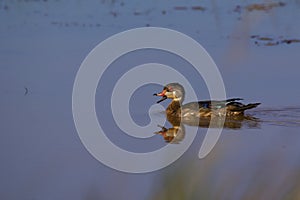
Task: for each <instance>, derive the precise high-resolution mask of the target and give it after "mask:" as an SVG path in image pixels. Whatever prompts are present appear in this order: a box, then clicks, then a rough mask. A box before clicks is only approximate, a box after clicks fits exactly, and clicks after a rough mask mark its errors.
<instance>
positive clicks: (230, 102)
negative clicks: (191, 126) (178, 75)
mask: <svg viewBox="0 0 300 200" xmlns="http://www.w3.org/2000/svg"><path fill="white" fill-rule="evenodd" d="M184 93H185V92H184V88H183V87H182V86H181V85H180V84H178V83H170V84H168V85H166V86H165V87H164V89H163V91H162V92H161V93H157V94H154V95H156V96H162V99H161V100H160V101H158V103H159V102H161V101H163V100H165V99H167V98H170V99H172V102H171V103H170V104H169V106H168V107H167V110H166V114H167V116H169V117H181V118H183V119H187V120H188V119H189V118H190V119H194V118H201V117H218V116H219V117H220V116H226V117H229V116H243V115H244V111H245V110H247V109H251V108H255V107H256V106H258V105H259V104H260V103H251V104H247V105H245V104H242V103H240V102H238V101H240V100H242V99H241V98H233V99H227V100H223V101H199V102H190V103H187V104H184V105H183V104H182V103H183V100H184Z"/></svg>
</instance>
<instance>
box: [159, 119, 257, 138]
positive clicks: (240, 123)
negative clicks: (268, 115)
mask: <svg viewBox="0 0 300 200" xmlns="http://www.w3.org/2000/svg"><path fill="white" fill-rule="evenodd" d="M166 117H167V120H168V121H169V122H170V124H171V125H172V127H171V128H166V127H164V126H160V125H159V127H160V128H161V130H160V131H157V132H155V134H159V135H161V136H162V137H163V138H164V140H165V142H167V143H172V144H178V143H180V141H182V140H183V139H184V136H185V125H188V126H198V127H201V128H225V129H241V128H260V119H259V118H256V117H253V116H251V115H246V116H231V117H226V118H225V120H224V122H223V119H222V118H221V117H214V118H211V117H201V118H194V119H191V118H190V119H189V120H184V119H181V118H180V117H173V116H171V115H168V114H166ZM181 122H182V123H181Z"/></svg>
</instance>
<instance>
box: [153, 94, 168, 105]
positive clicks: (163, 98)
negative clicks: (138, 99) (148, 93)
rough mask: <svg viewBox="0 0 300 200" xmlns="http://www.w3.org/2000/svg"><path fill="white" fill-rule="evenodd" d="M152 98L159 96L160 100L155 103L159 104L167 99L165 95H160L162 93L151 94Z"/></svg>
mask: <svg viewBox="0 0 300 200" xmlns="http://www.w3.org/2000/svg"><path fill="white" fill-rule="evenodd" d="M153 95H154V96H161V97H162V98H161V99H160V100H159V101H157V102H156V103H160V102H162V101H164V100H166V99H167V98H168V97H167V96H166V95H164V94H162V93H158V94H153Z"/></svg>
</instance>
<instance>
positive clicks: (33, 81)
mask: <svg viewBox="0 0 300 200" xmlns="http://www.w3.org/2000/svg"><path fill="white" fill-rule="evenodd" d="M257 2H258V3H262V2H260V1H257ZM284 2H286V3H287V4H286V5H285V6H283V7H276V8H273V9H271V10H269V11H252V12H246V11H245V9H243V10H242V11H241V13H239V12H235V11H234V10H235V8H236V7H237V6H241V7H242V8H244V6H246V5H248V4H250V2H244V1H229V2H226V3H223V2H220V1H205V2H202V1H194V2H190V1H172V2H171V1H152V2H150V1H149V2H140V1H130V2H122V1H118V0H115V1H105V0H102V1H101V0H94V1H89V2H86V1H81V0H78V1H73V2H71V1H70V2H68V1H59V0H55V1H54V0H53V1H51V0H48V1H42V0H40V1H38V0H36V1H31V0H27V1H25V0H19V1H5V0H0V38H1V39H0V71H1V73H0V96H1V98H0V105H1V106H0V119H1V125H0V132H1V134H0V144H1V145H0V159H1V165H0V177H1V178H0V186H1V187H0V197H1V199H117V198H122V199H124V198H125V199H153V198H155V199H164V197H165V198H167V197H170V195H171V194H170V193H171V192H170V191H174V194H177V193H176V192H175V191H177V192H178V193H179V194H180V195H183V196H182V197H183V198H186V199H195V198H197V199H199V198H201V197H202V198H203V197H206V199H245V198H250V197H252V198H251V199H297V197H299V192H298V191H299V187H300V183H299V178H298V177H299V167H300V160H299V141H300V135H299V127H300V111H299V109H300V103H299V102H300V101H299V100H300V89H299V87H298V86H299V83H300V82H299V75H300V69H299V64H298V63H299V52H300V43H296V42H295V43H291V44H284V43H280V44H278V45H274V46H266V45H264V44H265V43H264V41H258V42H260V44H261V45H257V44H255V41H256V40H255V39H251V38H250V36H251V35H260V36H262V37H270V38H273V39H274V40H276V41H280V40H282V39H300V22H299V21H298V20H297V19H299V17H300V12H299V11H300V4H299V1H284ZM176 6H183V7H184V8H183V10H182V9H176ZM193 6H203V7H204V8H205V10H204V11H200V10H195V9H192V7H193ZM145 26H158V27H165V28H170V29H174V30H177V31H181V32H183V33H184V34H187V35H189V36H190V37H192V38H193V39H195V40H196V41H198V42H199V43H200V44H201V45H202V46H203V47H204V48H205V49H206V50H207V51H208V53H209V54H210V55H211V57H212V58H213V59H214V61H215V62H216V64H217V66H218V67H219V70H220V72H221V74H222V77H223V80H224V83H225V86H226V93H227V96H228V97H242V98H244V99H245V102H261V103H262V105H261V106H260V107H258V108H257V109H255V110H252V111H250V112H249V114H251V115H253V116H254V117H256V118H258V119H259V122H258V124H257V125H256V126H255V127H249V126H247V124H242V127H241V128H240V129H224V130H223V132H222V135H221V138H220V140H219V141H218V143H217V145H216V146H215V148H214V149H213V151H212V152H211V153H210V154H209V156H208V157H206V158H205V159H202V160H199V159H198V157H197V154H198V151H199V148H200V144H201V143H202V141H203V138H204V136H205V133H206V128H200V129H199V131H198V135H197V136H196V139H195V141H194V142H193V144H192V146H191V147H190V148H189V150H188V151H187V152H186V153H185V154H184V155H183V156H182V157H181V158H180V159H179V160H177V161H176V162H175V163H173V164H172V165H171V166H169V167H167V168H164V169H162V170H159V171H157V172H152V173H147V174H126V173H122V172H118V171H116V170H113V169H110V168H108V167H106V166H104V165H103V164H101V163H100V162H98V161H97V160H96V159H94V158H93V157H92V156H91V155H90V154H89V152H88V151H87V150H86V149H85V147H84V146H83V144H82V143H81V141H80V139H79V137H78V135H77V132H76V129H75V125H74V122H73V117H72V88H73V83H74V80H75V76H76V73H77V70H78V69H79V67H80V64H81V63H82V61H83V60H84V58H85V57H86V56H87V54H88V53H89V52H90V51H91V50H92V49H93V48H94V47H95V46H96V45H97V44H98V43H99V42H101V41H103V40H105V39H106V38H107V37H109V36H111V35H113V34H116V33H119V32H121V31H125V30H128V29H131V28H136V27H145ZM148 62H158V63H163V64H167V65H169V66H172V67H174V68H176V69H178V70H181V72H182V73H183V74H186V75H187V76H188V77H189V80H190V81H191V83H192V84H193V86H194V87H195V90H196V92H197V95H198V97H199V99H208V98H209V94H208V92H207V88H206V86H205V83H204V81H203V80H202V78H201V77H199V76H194V75H193V74H194V73H193V70H192V69H191V67H190V65H189V64H188V63H187V62H185V61H184V60H182V59H180V58H176V56H174V55H171V54H168V53H165V52H160V51H154V50H153V51H150V50H149V51H141V52H134V53H132V54H129V55H127V57H123V58H120V59H119V60H117V61H116V62H115V63H113V64H112V66H111V67H110V68H109V70H108V71H107V72H106V76H105V77H104V79H103V80H102V82H100V84H99V86H98V89H97V94H96V100H97V104H96V109H97V115H98V118H99V119H101V120H102V123H103V124H105V128H106V129H107V130H108V131H111V132H112V134H111V135H110V136H109V137H110V139H111V140H113V141H114V142H115V143H116V144H118V145H119V146H121V147H123V148H125V149H128V150H131V151H136V152H145V151H148V150H153V149H156V148H160V147H162V146H164V145H165V142H164V140H163V138H162V137H161V136H159V135H155V136H154V137H153V138H151V139H149V140H139V139H133V138H130V137H127V136H124V134H122V132H121V131H120V130H119V129H118V127H116V124H115V123H114V122H113V120H112V117H111V113H109V112H110V110H109V104H108V101H107V100H108V99H107V98H106V99H104V98H103V96H102V94H103V93H109V92H110V91H111V89H112V87H113V84H114V83H115V80H117V79H118V77H120V76H121V75H122V73H123V72H125V71H126V70H128V69H130V68H131V67H132V66H136V65H138V64H142V63H148ZM120 66H122V67H123V68H122V70H123V71H122V70H120ZM167 79H168V76H167V75H166V81H167ZM101 83H103V84H102V85H101ZM160 89H161V88H160V86H158V85H155V84H153V85H148V86H145V87H144V88H142V89H139V90H137V91H136V93H135V94H134V96H133V97H132V101H131V104H130V111H131V115H132V117H133V119H134V121H135V122H136V123H137V124H140V125H146V124H147V123H148V122H149V116H148V114H147V113H148V109H149V108H150V106H151V105H153V104H154V103H155V102H156V101H157V98H155V97H153V96H152V94H153V93H155V92H158V91H157V90H160ZM167 104H168V102H164V103H162V105H164V106H166V105H167ZM161 111H162V110H161ZM145 113H146V114H145ZM155 115H156V116H157V117H158V118H164V114H163V113H162V112H160V111H157V112H156V113H155ZM167 126H170V124H167ZM190 128H193V127H187V132H186V134H188V130H189V129H190ZM155 131H159V128H157V130H149V132H151V133H152V132H153V133H154V132H155ZM174 182H181V183H184V184H175V185H173V184H174ZM259 188H260V189H259ZM261 188H263V189H261ZM168 191H169V192H168ZM179 194H178V195H179ZM164 195H165V196H164ZM251 195H253V196H251ZM183 198H180V199H183ZM173 199H174V198H173Z"/></svg>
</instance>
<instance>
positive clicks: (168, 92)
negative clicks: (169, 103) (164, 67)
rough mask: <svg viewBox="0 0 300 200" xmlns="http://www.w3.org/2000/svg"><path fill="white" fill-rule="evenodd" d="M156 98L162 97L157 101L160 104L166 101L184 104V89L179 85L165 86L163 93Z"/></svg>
mask: <svg viewBox="0 0 300 200" xmlns="http://www.w3.org/2000/svg"><path fill="white" fill-rule="evenodd" d="M154 96H161V97H162V98H161V99H160V100H159V101H157V103H160V102H162V101H164V100H166V99H172V100H173V101H179V102H182V101H183V99H184V88H183V87H182V85H180V84H179V83H169V84H167V85H166V86H164V88H163V91H162V92H160V93H156V94H154Z"/></svg>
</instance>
